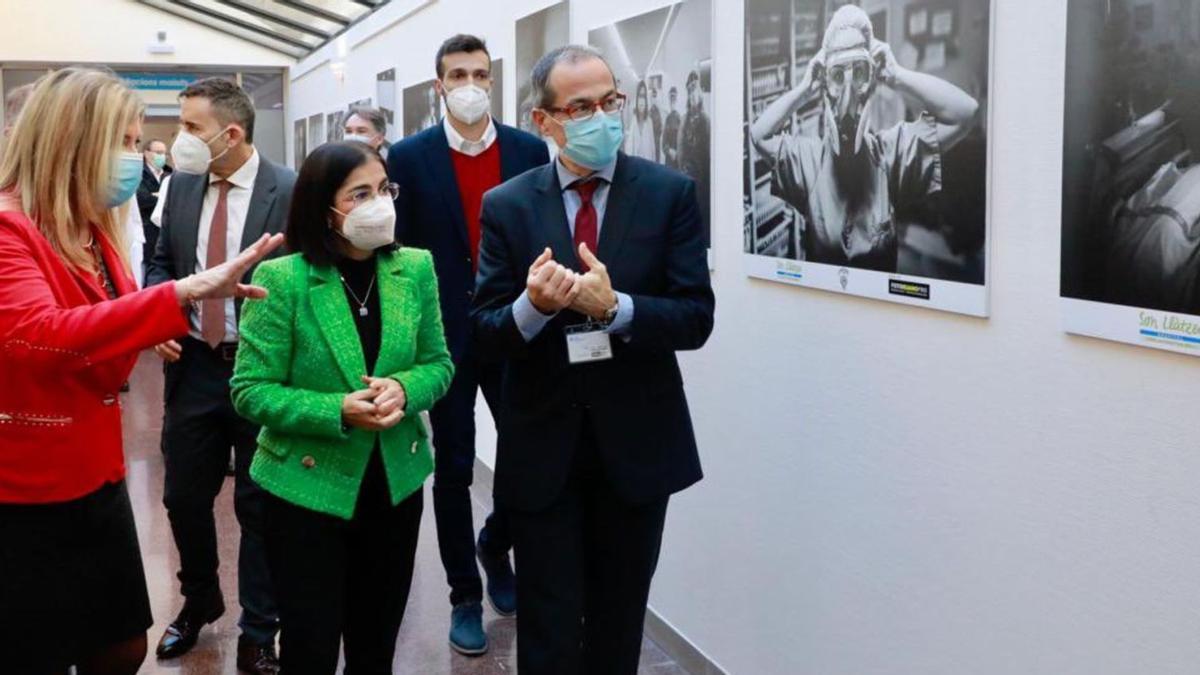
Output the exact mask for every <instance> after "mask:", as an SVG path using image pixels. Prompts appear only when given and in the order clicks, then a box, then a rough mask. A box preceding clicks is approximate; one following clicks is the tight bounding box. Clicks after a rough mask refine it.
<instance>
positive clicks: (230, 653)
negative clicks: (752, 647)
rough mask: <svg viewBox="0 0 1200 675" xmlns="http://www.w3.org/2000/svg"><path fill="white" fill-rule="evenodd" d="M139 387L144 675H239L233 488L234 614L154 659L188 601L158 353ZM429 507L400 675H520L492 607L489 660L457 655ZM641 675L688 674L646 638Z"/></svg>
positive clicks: (135, 418)
mask: <svg viewBox="0 0 1200 675" xmlns="http://www.w3.org/2000/svg"><path fill="white" fill-rule="evenodd" d="M131 385H132V391H131V392H130V393H129V394H125V395H124V397H123V399H124V400H123V404H124V414H125V450H126V455H127V457H128V462H129V491H130V496H131V497H132V499H133V507H134V512H135V514H136V516H137V525H138V537H139V539H140V540H141V545H142V556H143V558H144V560H145V565H146V576H147V582H148V583H149V586H150V602H151V606H152V607H153V610H154V618H155V624H154V627H153V628H151V629H150V635H149V639H150V645H151V647H150V649H151V654H150V656H149V657H148V658H147V660H146V663H145V665H144V666H143V667H142V670H141V672H142V673H178V674H180V675H218V674H221V675H223V674H226V673H228V674H231V675H232V674H233V673H236V672H237V670H236V668H235V666H234V662H235V660H236V651H237V635H238V629H237V615H238V610H237V599H236V595H237V592H236V589H237V566H236V564H234V563H235V561H236V556H237V534H236V532H237V521H236V520H235V519H234V515H233V500H232V485H228V486H227V487H226V489H225V490H223V491H222V493H221V496H220V497H219V498H218V501H217V526H218V528H219V531H220V532H221V533H222V536H221V587H222V589H223V590H224V592H225V598H226V605H227V607H228V608H229V609H228V611H227V612H226V614H225V616H224V617H222V618H221V619H220V620H219V621H218V622H217V623H216V624H214V625H213V626H210V627H207V628H205V630H204V632H203V633H202V634H201V637H200V642H199V644H198V645H197V646H196V648H195V649H194V650H193V651H192V652H191V653H190V654H188V655H187V656H185V657H183V658H181V659H178V660H175V661H165V662H157V661H156V660H155V659H154V655H153V649H154V644H155V643H156V642H157V641H158V638H159V636H161V635H162V631H163V629H164V628H165V627H166V625H167V623H168V622H170V620H171V619H172V618H174V616H175V613H176V612H177V611H178V610H179V607H180V604H181V599H180V598H179V595H178V583H177V582H176V581H175V576H174V575H175V571H176V569H177V565H178V557H177V555H176V553H175V546H174V544H173V542H172V540H171V530H170V525H169V523H168V522H167V514H166V512H165V511H164V510H163V506H162V488H163V463H162V455H161V453H160V452H159V432H160V430H161V428H162V396H161V392H162V371H161V368H160V367H159V364H158V360H157V357H154V356H153V355H152V354H144V355H143V356H142V359H141V361H140V362H139V363H138V366H137V369H136V370H135V371H134V374H133V376H132V378H131ZM426 489H427V490H428V487H427V488H426ZM477 498H478V495H477ZM425 504H426V509H425V514H424V519H423V521H422V526H421V541H420V546H419V548H418V551H417V569H416V573H415V575H414V577H413V591H412V595H411V597H410V599H409V603H408V612H407V614H406V615H405V620H404V626H403V627H402V628H401V629H400V638H399V642H398V644H397V646H396V662H395V667H394V672H395V673H397V674H400V675H447V674H451V673H453V674H455V675H491V674H493V673H496V674H499V673H505V674H507V673H515V672H516V671H517V667H516V622H515V619H502V618H499V617H497V616H496V615H495V614H492V613H491V610H490V609H487V610H485V614H484V623H485V628H486V630H487V634H488V638H489V640H490V641H491V645H492V649H491V652H490V653H488V654H487V655H486V656H483V657H480V658H475V659H468V658H466V657H462V656H459V655H457V654H454V653H452V652H451V651H450V648H449V647H448V646H447V645H446V632H447V630H448V629H449V617H450V608H449V605H448V601H447V593H448V589H447V587H446V581H445V576H444V574H443V572H442V567H441V562H440V561H439V559H438V552H437V539H436V534H435V531H434V524H433V509H432V508H431V507H430V504H432V498H431V496H430V495H429V494H428V493H427V494H426V497H425ZM475 507H476V511H475V518H476V522H477V523H479V522H482V519H483V515H484V512H483V507H482V505H481V504H480V503H479V502H478V501H477V502H476V504H475ZM639 675H686V672H685V671H684V670H683V669H682V668H680V667H679V666H678V665H676V664H675V663H673V662H672V661H671V659H670V657H668V656H667V655H666V654H664V653H663V652H662V650H661V649H659V648H658V647H657V646H656V645H655V644H654V643H652V642H651V641H649V640H646V642H645V644H644V646H643V651H642V665H641V668H640V670H639Z"/></svg>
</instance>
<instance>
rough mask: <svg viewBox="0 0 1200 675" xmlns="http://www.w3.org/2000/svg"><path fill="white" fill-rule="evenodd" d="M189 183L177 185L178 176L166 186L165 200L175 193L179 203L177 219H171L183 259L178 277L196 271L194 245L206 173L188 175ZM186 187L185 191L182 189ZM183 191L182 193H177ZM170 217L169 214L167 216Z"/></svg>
mask: <svg viewBox="0 0 1200 675" xmlns="http://www.w3.org/2000/svg"><path fill="white" fill-rule="evenodd" d="M189 178H192V180H191V181H189V182H190V183H191V184H190V185H179V178H178V177H176V178H174V179H172V180H171V186H170V187H169V188H167V200H168V201H170V200H171V195H176V197H177V198H178V201H176V203H177V204H178V205H179V208H178V213H177V215H178V216H179V219H178V220H172V222H171V228H172V229H173V230H175V232H176V233H177V234H178V236H179V246H181V247H182V250H181V251H180V252H179V258H178V259H179V260H181V261H183V265H182V267H181V268H180V269H179V270H177V272H178V273H179V275H180V277H185V276H187V275H189V274H191V273H192V272H195V271H196V262H197V260H196V245H197V243H198V241H199V238H200V214H201V213H202V212H203V210H204V195H205V193H207V192H208V174H204V175H203V176H196V177H189ZM185 188H186V191H184V190H185ZM177 192H183V194H177ZM168 217H170V216H168Z"/></svg>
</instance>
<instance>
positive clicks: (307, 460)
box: [300, 455, 317, 469]
mask: <svg viewBox="0 0 1200 675" xmlns="http://www.w3.org/2000/svg"><path fill="white" fill-rule="evenodd" d="M300 463H301V464H303V465H304V468H306V469H311V468H313V467H314V466H316V465H317V460H315V459H313V457H312V455H305V456H304V458H303V459H301V460H300Z"/></svg>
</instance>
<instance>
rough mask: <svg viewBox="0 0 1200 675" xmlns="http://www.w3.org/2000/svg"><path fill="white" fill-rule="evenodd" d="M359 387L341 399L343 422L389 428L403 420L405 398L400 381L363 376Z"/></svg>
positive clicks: (406, 398)
mask: <svg viewBox="0 0 1200 675" xmlns="http://www.w3.org/2000/svg"><path fill="white" fill-rule="evenodd" d="M362 381H363V384H365V385H367V388H366V389H360V390H358V391H355V392H351V393H349V394H346V397H345V398H344V399H342V421H343V422H345V423H346V424H347V425H349V426H352V427H355V428H358V429H365V430H366V431H383V430H384V429H391V428H392V427H394V426H396V425H397V424H399V423H400V420H402V419H404V408H405V406H407V405H408V397H407V395H406V394H405V392H404V387H403V386H401V385H400V383H399V382H397V381H396V380H393V379H391V378H387V377H370V376H367V375H364V376H363V378H362Z"/></svg>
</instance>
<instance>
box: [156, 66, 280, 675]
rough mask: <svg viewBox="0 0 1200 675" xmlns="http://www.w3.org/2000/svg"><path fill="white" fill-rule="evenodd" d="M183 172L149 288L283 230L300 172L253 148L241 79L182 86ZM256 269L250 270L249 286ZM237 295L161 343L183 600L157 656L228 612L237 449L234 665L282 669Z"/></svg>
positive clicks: (167, 210) (175, 179)
mask: <svg viewBox="0 0 1200 675" xmlns="http://www.w3.org/2000/svg"><path fill="white" fill-rule="evenodd" d="M180 122H181V125H180V126H181V130H180V133H179V137H178V138H176V140H175V143H174V145H173V146H172V149H171V153H172V157H173V159H174V163H175V169H176V170H175V173H174V174H172V176H171V186H170V189H168V190H167V197H166V200H167V201H166V204H165V205H164V208H163V214H162V231H161V233H160V235H159V238H158V246H157V248H156V250H155V254H154V257H153V258H152V259H151V260H150V264H149V265H148V269H147V275H146V285H147V286H150V285H153V284H157V283H162V282H164V281H168V280H170V279H179V278H182V277H185V276H187V275H189V274H191V273H193V272H196V271H199V270H203V269H207V268H209V267H212V266H214V265H218V264H221V263H223V262H224V261H225V260H228V259H230V258H233V257H234V256H236V255H237V254H238V253H239V251H241V250H242V249H243V248H245V247H246V246H248V245H250V244H252V243H253V242H255V241H256V240H257V239H258V238H259V237H261V236H262V235H263V233H264V232H270V233H277V232H283V231H284V228H285V226H286V223H287V211H288V206H289V204H290V203H291V198H292V185H293V183H294V182H295V174H294V173H293V172H292V171H291V170H289V169H286V168H284V167H281V166H276V165H275V164H272V163H271V162H269V161H268V160H267V159H266V158H265V157H262V156H260V155H259V154H258V151H257V150H255V148H254V145H253V141H254V105H253V103H252V102H251V101H250V97H249V96H247V95H246V93H245V92H244V91H242V89H241V88H240V87H238V86H237V85H236V84H233V83H232V82H229V81H227V80H223V79H220V78H209V79H205V80H201V81H199V82H196V83H195V84H193V85H191V86H189V87H188V88H187V89H185V90H183V92H182V93H181V94H180ZM252 273H253V270H250V271H248V272H247V273H246V282H247V283H249V280H250V275H251V274H252ZM240 310H241V303H240V301H239V302H237V303H235V302H233V301H228V302H209V301H206V302H204V303H201V304H200V305H199V307H197V310H196V311H194V312H193V313H192V316H191V324H192V328H191V331H190V333H189V335H188V336H187V337H185V338H183V339H182V340H181V341H180V342H175V341H171V342H168V343H165V344H162V345H159V346H158V347H156V348H155V351H157V352H158V353H159V355H160V356H162V357H163V359H164V360H165V361H166V362H167V363H166V378H165V379H166V388H165V389H166V391H165V394H164V398H165V403H166V418H165V420H164V422H163V452H164V460H165V466H166V487H165V489H164V491H163V503H164V504H165V505H166V507H167V515H168V516H169V518H170V521H171V532H172V534H173V535H174V537H175V545H176V547H177V548H178V549H179V565H180V571H179V580H180V582H181V584H182V591H183V596H184V604H183V609H182V610H181V611H180V612H179V615H178V616H177V617H176V619H175V621H173V622H172V623H171V625H170V626H168V627H167V630H166V632H165V633H164V634H163V636H162V639H161V640H160V641H159V644H158V649H157V654H158V657H159V658H163V659H168V658H174V657H177V656H181V655H183V654H185V653H187V652H188V651H189V650H190V649H191V648H192V647H193V646H194V645H195V644H196V640H197V638H198V636H199V633H200V628H201V627H202V626H203V625H204V624H207V623H212V622H213V621H216V620H217V618H218V617H220V616H221V615H222V614H223V613H224V611H225V604H224V599H223V598H222V595H221V589H220V586H219V583H218V581H219V580H218V576H217V565H218V559H217V531H216V522H215V520H214V518H213V501H214V499H215V498H216V496H217V493H218V492H219V491H220V490H221V484H222V483H223V482H224V477H225V470H226V467H227V465H228V461H229V454H230V449H231V448H232V450H233V453H234V465H235V480H236V483H235V488H234V510H235V512H236V514H237V518H238V524H239V525H240V526H241V544H240V547H239V549H238V600H239V602H240V603H241V606H242V616H241V619H240V621H239V622H238V623H239V626H240V627H241V629H242V634H241V637H240V638H239V639H238V659H237V663H238V667H239V668H240V669H242V670H245V671H248V672H251V673H275V672H276V671H277V670H278V662H277V660H276V658H275V634H276V632H277V631H278V614H277V610H276V605H275V598H274V593H273V591H272V586H271V580H270V575H269V574H268V571H267V562H266V553H265V550H264V546H263V538H262V529H263V523H262V508H263V495H264V493H263V492H262V489H261V488H260V487H258V486H257V485H256V484H255V483H254V482H253V481H252V480H251V479H250V475H249V469H250V460H251V458H252V457H253V455H254V451H255V449H256V448H257V445H258V443H257V438H256V437H257V434H258V428H257V427H255V426H254V425H252V424H250V423H249V422H247V421H246V420H243V419H242V418H240V417H238V415H237V414H236V412H234V409H233V404H232V403H231V401H230V397H229V379H230V377H232V375H233V359H234V355H235V354H236V353H237V347H238V327H237V317H238V313H239V312H240Z"/></svg>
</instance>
